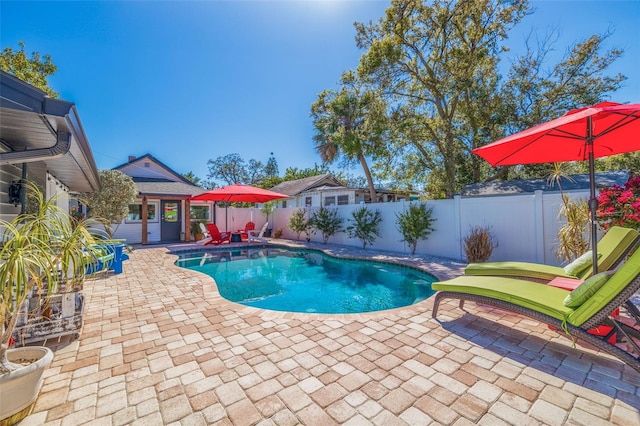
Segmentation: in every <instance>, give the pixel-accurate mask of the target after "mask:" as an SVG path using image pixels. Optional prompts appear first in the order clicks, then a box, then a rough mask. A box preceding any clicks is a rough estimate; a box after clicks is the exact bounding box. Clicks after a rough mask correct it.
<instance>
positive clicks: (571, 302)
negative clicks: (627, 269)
mask: <svg viewBox="0 0 640 426" xmlns="http://www.w3.org/2000/svg"><path fill="white" fill-rule="evenodd" d="M610 276H611V273H610V272H601V273H599V274H596V275H594V276H592V277H591V278H589V279H587V280H586V281H585V282H583V283H582V284H580V285H579V286H578V287H576V288H575V290H573V291H572V292H571V293H569V294H568V295H567V297H566V298H565V299H564V306H566V307H568V308H574V309H575V308H577V307H579V306H580V305H582V304H583V303H584V302H586V301H587V299H589V298H590V297H591V296H593V295H594V294H596V292H597V291H598V290H600V288H601V287H602V286H603V285H604V283H606V282H607V280H608V279H609V277H610Z"/></svg>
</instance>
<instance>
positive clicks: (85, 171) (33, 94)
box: [0, 71, 100, 192]
mask: <svg viewBox="0 0 640 426" xmlns="http://www.w3.org/2000/svg"><path fill="white" fill-rule="evenodd" d="M0 116H1V117H2V119H0V125H1V128H0V134H1V135H2V140H1V141H0V165H2V164H23V163H26V164H27V170H28V173H29V175H34V176H40V177H41V178H44V176H45V174H46V172H49V173H51V174H52V175H54V176H55V177H56V178H58V179H60V181H61V182H63V183H64V184H65V185H67V186H68V187H69V189H70V190H71V191H77V192H93V191H98V190H99V189H100V178H99V176H98V168H97V167H96V164H95V160H94V158H93V153H92V152H91V147H90V146H89V141H88V140H87V136H86V134H85V133H84V129H83V127H82V123H81V122H80V117H79V116H78V111H77V110H76V107H75V104H73V103H72V102H67V101H64V100H62V99H52V98H49V97H48V96H47V94H46V93H45V92H43V91H42V90H40V89H38V88H36V87H34V86H32V85H30V84H27V83H25V82H24V81H22V80H20V79H18V78H15V77H14V76H12V75H10V74H8V73H6V72H4V71H0Z"/></svg>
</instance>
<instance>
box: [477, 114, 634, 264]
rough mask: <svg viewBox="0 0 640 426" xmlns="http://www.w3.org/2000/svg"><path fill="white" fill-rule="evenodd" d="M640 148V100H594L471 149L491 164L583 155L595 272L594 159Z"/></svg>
mask: <svg viewBox="0 0 640 426" xmlns="http://www.w3.org/2000/svg"><path fill="white" fill-rule="evenodd" d="M638 150H640V104H628V105H623V104H618V103H614V102H601V103H599V104H596V105H593V106H590V107H585V108H580V109H575V110H571V111H569V112H567V113H566V114H565V115H563V116H562V117H559V118H556V119H555V120H551V121H548V122H546V123H543V124H540V125H538V126H535V127H532V128H530V129H527V130H524V131H522V132H519V133H516V134H514V135H511V136H508V137H506V138H503V139H500V140H499V141H497V142H493V143H490V144H488V145H485V146H483V147H480V148H476V149H474V150H473V152H474V153H476V154H478V155H479V156H481V157H482V158H484V159H485V160H487V161H488V162H489V164H491V165H492V166H494V167H496V166H513V165H516V164H533V163H552V162H561V161H585V160H588V161H589V184H590V185H589V189H590V197H589V209H590V211H591V246H592V249H593V272H594V274H595V273H597V272H598V262H597V260H598V254H597V247H596V241H597V225H596V210H597V209H598V199H597V198H596V185H595V166H594V159H595V158H600V157H607V156H609V155H614V154H622V153H625V152H632V151H638Z"/></svg>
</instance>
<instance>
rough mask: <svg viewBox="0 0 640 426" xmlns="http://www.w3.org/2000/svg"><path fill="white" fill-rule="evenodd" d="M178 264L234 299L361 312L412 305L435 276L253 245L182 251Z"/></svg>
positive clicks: (279, 307)
mask: <svg viewBox="0 0 640 426" xmlns="http://www.w3.org/2000/svg"><path fill="white" fill-rule="evenodd" d="M178 256H179V259H178V260H177V261H176V264H177V265H178V266H181V267H184V268H188V269H192V270H195V271H200V272H203V273H205V274H207V275H209V276H211V277H213V278H214V280H215V281H216V284H217V286H218V291H219V292H220V295H221V296H222V297H224V298H225V299H228V300H230V301H232V302H236V303H241V304H243V305H246V306H253V307H256V308H262V309H270V310H274V311H287V312H306V313H324V314H338V313H359V312H373V311H381V310H386V309H393V308H398V307H402V306H409V305H412V304H414V303H417V302H420V301H422V300H424V299H426V298H428V297H430V296H431V295H433V293H434V291H433V290H432V289H431V283H432V282H434V281H436V278H435V277H434V276H433V275H430V274H427V273H425V272H421V271H418V270H416V269H413V268H408V267H403V266H399V265H392V264H387V263H381V262H373V261H364V260H350V259H337V258H333V257H330V256H327V255H325V254H324V253H322V252H319V251H315V250H301V249H286V248H273V247H252V248H246V249H243V250H226V251H220V250H216V251H210V252H191V253H189V252H186V253H178Z"/></svg>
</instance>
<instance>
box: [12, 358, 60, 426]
mask: <svg viewBox="0 0 640 426" xmlns="http://www.w3.org/2000/svg"><path fill="white" fill-rule="evenodd" d="M7 358H8V359H9V361H14V362H15V361H17V360H20V359H37V361H36V362H34V363H32V364H29V365H25V366H24V367H22V368H19V369H17V370H15V371H11V372H9V373H5V374H0V422H2V421H3V420H4V419H8V418H9V417H11V416H13V415H15V414H16V413H20V412H22V411H25V412H24V416H23V417H25V416H27V415H28V414H29V412H30V408H31V405H32V404H33V403H34V402H35V400H36V398H37V397H38V393H39V392H40V387H41V386H42V379H43V378H42V373H43V372H44V370H45V369H46V368H47V367H48V366H49V364H51V361H53V352H52V351H51V349H49V348H47V347H43V346H26V347H23V348H15V349H9V350H8V351H7ZM12 420H14V421H18V420H20V419H19V418H16V419H12ZM8 424H12V423H10V422H9V423H8Z"/></svg>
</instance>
